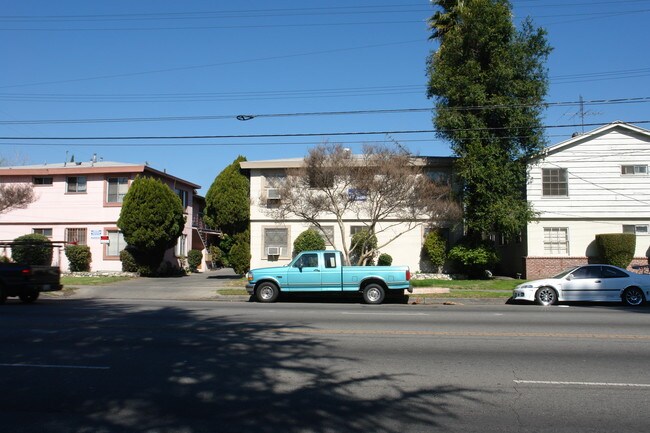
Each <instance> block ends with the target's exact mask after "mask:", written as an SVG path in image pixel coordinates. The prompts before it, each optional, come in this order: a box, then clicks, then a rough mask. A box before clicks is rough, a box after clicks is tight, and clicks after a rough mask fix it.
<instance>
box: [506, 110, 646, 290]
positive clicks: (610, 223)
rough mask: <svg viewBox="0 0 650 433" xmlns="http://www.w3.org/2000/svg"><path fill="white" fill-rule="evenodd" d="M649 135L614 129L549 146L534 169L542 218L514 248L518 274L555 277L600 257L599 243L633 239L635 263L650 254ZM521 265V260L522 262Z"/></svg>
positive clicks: (532, 188) (531, 193)
mask: <svg viewBox="0 0 650 433" xmlns="http://www.w3.org/2000/svg"><path fill="white" fill-rule="evenodd" d="M649 165H650V131H648V130H646V129H642V128H639V127H637V126H633V125H630V124H627V123H623V122H615V123H611V124H608V125H605V126H603V127H600V128H598V129H595V130H593V131H591V132H588V133H585V134H580V135H576V136H574V137H573V138H571V139H569V140H567V141H564V142H562V143H559V144H556V145H554V146H550V147H548V148H547V149H546V150H545V152H544V153H543V154H542V155H540V156H539V157H538V158H535V159H534V160H531V162H530V165H529V182H528V186H527V197H528V200H529V201H530V203H531V204H532V206H533V208H534V209H535V211H537V212H538V213H539V215H538V218H537V219H536V220H535V221H534V222H532V223H530V224H529V225H528V228H527V230H526V233H524V236H523V238H524V242H522V243H521V244H520V245H519V246H512V248H511V252H512V251H515V253H514V254H513V255H512V257H513V260H512V270H513V272H515V271H516V272H521V273H523V274H524V275H525V277H526V278H529V279H530V278H539V277H544V276H550V275H553V274H555V273H557V272H559V271H561V270H562V269H564V268H566V267H568V266H572V265H575V264H582V263H587V262H588V261H590V260H593V259H595V258H596V256H597V254H598V252H597V250H596V246H595V236H596V235H597V234H601V233H635V234H636V236H637V237H636V252H635V259H634V262H633V264H647V263H648V253H649V250H650V172H649V171H648V170H649V169H648V166H649ZM517 258H518V259H519V260H517Z"/></svg>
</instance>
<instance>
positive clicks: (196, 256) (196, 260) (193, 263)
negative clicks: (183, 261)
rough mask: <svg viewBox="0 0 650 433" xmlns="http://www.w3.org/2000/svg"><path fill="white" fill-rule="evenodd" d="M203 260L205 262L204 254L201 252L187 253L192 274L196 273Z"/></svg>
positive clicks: (192, 251)
mask: <svg viewBox="0 0 650 433" xmlns="http://www.w3.org/2000/svg"><path fill="white" fill-rule="evenodd" d="M202 260H203V253H202V252H201V251H199V250H190V251H189V252H188V253H187V265H188V266H189V268H190V272H196V270H197V269H198V267H199V265H200V264H201V261H202Z"/></svg>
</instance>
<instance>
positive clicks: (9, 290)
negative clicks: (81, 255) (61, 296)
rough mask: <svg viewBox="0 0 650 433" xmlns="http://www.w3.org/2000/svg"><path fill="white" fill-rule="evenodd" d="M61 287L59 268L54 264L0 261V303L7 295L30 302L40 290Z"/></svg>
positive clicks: (51, 289) (46, 290)
mask: <svg viewBox="0 0 650 433" xmlns="http://www.w3.org/2000/svg"><path fill="white" fill-rule="evenodd" d="M62 287H63V286H62V285H61V270H60V269H59V268H58V267H56V266H37V265H24V264H19V263H0V304H3V303H4V302H5V301H6V300H7V297H8V296H17V297H18V298H19V299H20V300H21V301H22V302H24V303H32V302H34V301H36V300H37V299H38V297H39V295H40V294H41V292H52V291H55V290H61V288H62Z"/></svg>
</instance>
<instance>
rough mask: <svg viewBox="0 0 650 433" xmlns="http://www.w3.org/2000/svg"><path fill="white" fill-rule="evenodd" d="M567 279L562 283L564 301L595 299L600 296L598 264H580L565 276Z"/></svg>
mask: <svg viewBox="0 0 650 433" xmlns="http://www.w3.org/2000/svg"><path fill="white" fill-rule="evenodd" d="M569 278H570V279H569ZM567 279H568V281H566V282H565V283H563V284H562V295H563V297H564V300H565V301H596V300H599V298H600V296H602V292H601V287H602V283H603V278H602V277H601V274H600V266H582V267H580V268H578V269H576V270H575V271H573V272H572V273H571V274H570V275H569V276H567Z"/></svg>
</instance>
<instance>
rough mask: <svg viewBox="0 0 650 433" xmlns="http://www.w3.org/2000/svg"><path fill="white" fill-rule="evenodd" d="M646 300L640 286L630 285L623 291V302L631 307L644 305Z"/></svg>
mask: <svg viewBox="0 0 650 433" xmlns="http://www.w3.org/2000/svg"><path fill="white" fill-rule="evenodd" d="M644 302H645V297H644V296H643V291H641V289H639V288H638V287H630V288H629V289H626V290H625V291H624V292H623V303H624V304H625V305H629V306H630V307H636V306H639V305H642V304H643V303H644Z"/></svg>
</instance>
